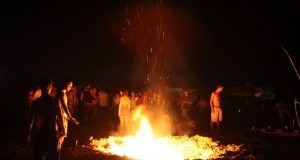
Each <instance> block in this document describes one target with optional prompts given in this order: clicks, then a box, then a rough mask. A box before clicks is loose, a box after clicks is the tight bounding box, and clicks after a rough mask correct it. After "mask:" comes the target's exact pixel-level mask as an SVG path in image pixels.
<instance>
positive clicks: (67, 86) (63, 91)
mask: <svg viewBox="0 0 300 160" xmlns="http://www.w3.org/2000/svg"><path fill="white" fill-rule="evenodd" d="M72 87H73V82H72V81H70V80H66V81H64V82H63V83H62V84H61V86H60V90H59V91H58V93H57V95H56V96H57V98H58V99H59V100H60V102H61V105H62V115H63V127H64V130H65V136H64V137H61V139H60V141H59V147H61V146H62V143H63V141H64V138H65V137H67V133H68V121H69V120H71V122H73V123H74V124H76V125H78V124H79V122H78V121H77V120H76V119H75V118H74V117H73V116H72V115H71V113H70V111H69V106H68V96H67V93H68V92H69V91H70V90H71V89H72Z"/></svg>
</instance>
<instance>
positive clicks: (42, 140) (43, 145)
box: [27, 79, 65, 160]
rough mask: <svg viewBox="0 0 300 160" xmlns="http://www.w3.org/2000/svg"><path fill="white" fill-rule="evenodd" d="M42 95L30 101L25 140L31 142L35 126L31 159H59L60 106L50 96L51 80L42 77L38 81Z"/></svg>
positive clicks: (62, 130)
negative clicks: (27, 129) (27, 131)
mask: <svg viewBox="0 0 300 160" xmlns="http://www.w3.org/2000/svg"><path fill="white" fill-rule="evenodd" d="M40 87H41V91H42V95H41V97H40V98H37V99H36V100H34V101H33V102H32V109H31V111H30V114H29V134H28V138H27V141H28V142H31V139H32V130H33V128H35V137H34V138H35V141H34V148H35V149H34V155H33V159H35V160H40V159H44V158H43V157H46V159H51V160H59V159H60V148H59V145H58V142H59V138H60V137H63V136H64V135H65V130H64V127H63V117H62V108H61V104H60V101H59V100H58V99H57V98H54V97H51V96H50V92H51V89H52V81H51V80H50V79H43V80H42V81H41V83H40Z"/></svg>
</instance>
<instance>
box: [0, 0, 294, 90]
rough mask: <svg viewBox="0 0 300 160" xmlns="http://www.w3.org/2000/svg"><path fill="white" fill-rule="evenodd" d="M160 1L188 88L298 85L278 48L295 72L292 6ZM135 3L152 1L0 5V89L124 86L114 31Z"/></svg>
mask: <svg viewBox="0 0 300 160" xmlns="http://www.w3.org/2000/svg"><path fill="white" fill-rule="evenodd" d="M164 2H165V3H166V4H165V5H166V6H167V7H168V8H171V9H172V10H173V13H174V17H173V22H174V23H173V24H174V26H173V27H174V28H175V29H174V31H176V33H173V34H174V36H175V37H176V39H177V40H178V42H177V43H180V44H181V50H182V52H183V53H184V59H185V62H186V63H185V67H183V68H184V69H187V70H189V71H190V72H185V71H184V69H183V71H182V70H181V71H178V72H180V73H178V75H179V76H182V77H187V78H186V79H185V80H186V81H187V83H195V82H199V83H203V85H205V84H206V83H215V82H220V81H221V82H225V83H228V84H245V83H254V84H255V83H259V84H294V83H299V81H297V77H296V74H295V73H294V70H293V68H292V67H291V65H290V63H289V61H288V58H287V57H286V55H285V54H284V52H283V51H282V49H281V48H280V46H279V43H282V44H283V45H284V46H285V47H286V48H287V49H288V50H289V51H290V54H291V56H292V57H293V59H294V60H295V62H296V65H297V64H299V65H300V58H299V57H300V55H299V54H300V47H299V28H300V26H299V15H300V14H299V8H297V7H298V5H297V3H296V2H295V1H294V0H285V1H270V2H262V1H255V0H251V1H250V0H243V1H217V0H209V1H201V0H165V1H164ZM1 3H3V2H1ZM136 4H156V1H142V0H135V1H129V0H114V1H105V2H103V1H101V0H98V1H93V2H88V1H74V0H73V1H69V2H53V1H19V2H17V1H12V2H9V4H1V12H2V13H1V28H2V29H1V30H2V36H1V37H2V39H3V40H2V44H1V60H0V61H1V64H0V65H1V68H0V69H1V75H0V76H1V77H0V78H1V83H2V84H5V83H8V82H11V83H12V84H13V83H15V82H16V83H19V82H20V81H31V80H34V79H35V78H38V77H41V76H50V77H55V78H57V79H59V78H65V77H70V78H73V79H75V80H77V81H83V80H84V81H86V80H90V81H97V82H99V83H103V84H113V83H116V84H121V83H122V82H125V83H127V82H128V81H129V79H128V77H129V76H128V75H130V74H131V73H132V72H133V70H134V68H135V66H133V65H132V64H134V63H133V62H132V60H133V59H134V58H132V57H133V54H132V52H134V49H132V48H130V47H128V46H126V45H124V44H122V42H121V41H120V37H121V35H120V30H121V29H122V23H123V21H124V10H125V9H126V6H127V5H129V6H134V5H136ZM177 15H178V16H180V18H178V19H179V20H180V21H178V22H176V19H177V18H176V16H177ZM186 22H187V23H186ZM181 23H184V24H181ZM176 27H178V28H179V29H177V30H176ZM172 31H173V30H172ZM185 35H187V36H186V37H185ZM181 42H184V43H181ZM179 68H180V67H179ZM298 69H299V67H298ZM185 73H189V75H185ZM190 73H192V75H191V74H190Z"/></svg>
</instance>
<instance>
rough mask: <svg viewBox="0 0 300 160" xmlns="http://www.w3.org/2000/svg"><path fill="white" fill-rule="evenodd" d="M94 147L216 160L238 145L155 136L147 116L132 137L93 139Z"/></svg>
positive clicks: (148, 158)
mask: <svg viewBox="0 0 300 160" xmlns="http://www.w3.org/2000/svg"><path fill="white" fill-rule="evenodd" d="M91 145H92V146H93V149H95V150H98V151H100V152H103V153H105V154H108V155H111V154H114V155H118V156H125V157H129V158H133V159H141V160H153V159H164V160H165V159H169V160H177V159H178V160H180V159H215V158H222V157H223V155H224V154H225V153H226V152H236V151H239V149H240V147H241V146H240V145H227V146H224V145H219V143H218V142H214V141H212V139H211V138H208V137H202V136H199V135H195V136H193V137H188V136H165V137H156V136H155V134H154V133H153V131H152V128H151V125H150V124H149V122H148V120H147V118H146V117H142V118H141V125H140V129H139V130H138V132H137V133H136V134H135V135H134V136H131V135H129V136H124V137H114V136H110V137H108V138H101V139H99V140H92V142H91Z"/></svg>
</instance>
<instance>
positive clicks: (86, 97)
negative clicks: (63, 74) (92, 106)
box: [83, 90, 94, 103]
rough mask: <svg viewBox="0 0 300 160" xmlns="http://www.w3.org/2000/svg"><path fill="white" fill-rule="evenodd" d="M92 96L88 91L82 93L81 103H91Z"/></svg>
mask: <svg viewBox="0 0 300 160" xmlns="http://www.w3.org/2000/svg"><path fill="white" fill-rule="evenodd" d="M93 99H94V98H93V96H92V94H91V92H90V91H89V90H88V91H83V102H85V103H91V102H93Z"/></svg>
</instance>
